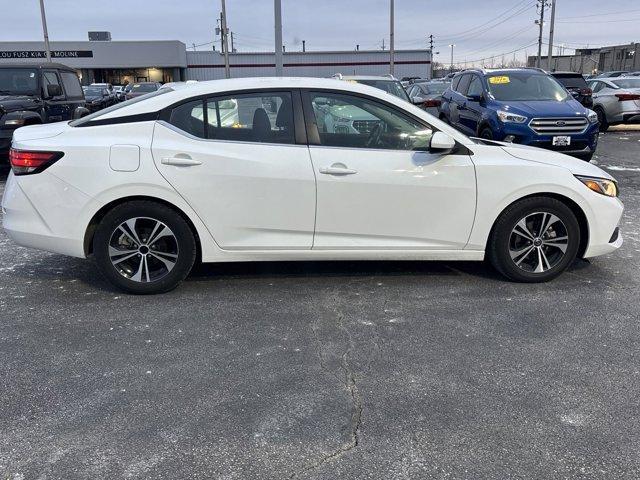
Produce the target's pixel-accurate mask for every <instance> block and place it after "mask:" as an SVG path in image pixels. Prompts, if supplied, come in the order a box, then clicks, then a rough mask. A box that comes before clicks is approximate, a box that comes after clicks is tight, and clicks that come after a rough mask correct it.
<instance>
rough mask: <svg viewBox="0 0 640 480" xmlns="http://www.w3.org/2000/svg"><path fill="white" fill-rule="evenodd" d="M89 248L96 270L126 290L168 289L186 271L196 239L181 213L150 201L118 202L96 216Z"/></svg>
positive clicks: (173, 286) (194, 256) (192, 255)
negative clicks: (94, 230) (103, 213)
mask: <svg viewBox="0 0 640 480" xmlns="http://www.w3.org/2000/svg"><path fill="white" fill-rule="evenodd" d="M93 252H94V255H95V259H96V262H97V265H98V268H99V269H100V271H101V272H102V274H103V275H104V276H105V277H106V278H107V279H108V280H109V281H110V282H111V283H113V284H114V285H115V286H116V287H118V288H119V289H121V290H124V291H126V292H129V293H135V294H153V293H163V292H168V291H169V290H173V289H174V288H176V287H177V286H178V284H179V283H180V282H182V280H184V279H185V278H186V276H187V275H188V274H189V272H190V271H191V268H192V267H193V264H194V262H195V258H196V242H195V238H194V235H193V232H192V231H191V228H190V227H189V225H188V224H187V222H186V221H185V219H184V218H182V216H181V215H180V214H178V213H177V212H176V211H174V210H173V209H171V208H169V207H167V206H165V205H161V204H159V203H155V202H150V201H132V202H127V203H123V204H121V205H118V206H116V207H114V208H113V209H112V210H110V211H109V212H108V213H107V214H106V215H105V216H104V218H103V219H102V220H101V221H100V223H99V224H98V226H97V228H96V232H95V236H94V238H93Z"/></svg>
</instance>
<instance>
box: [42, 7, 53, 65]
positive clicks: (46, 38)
mask: <svg viewBox="0 0 640 480" xmlns="http://www.w3.org/2000/svg"><path fill="white" fill-rule="evenodd" d="M40 15H41V16H42V32H43V33H44V50H45V53H46V55H47V62H50V61H51V48H50V47H49V32H48V30H47V16H46V15H45V13H44V0H40Z"/></svg>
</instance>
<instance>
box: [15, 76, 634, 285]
mask: <svg viewBox="0 0 640 480" xmlns="http://www.w3.org/2000/svg"><path fill="white" fill-rule="evenodd" d="M10 162H11V167H12V173H10V175H9V178H8V181H7V185H6V189H5V192H4V198H3V200H2V210H3V224H4V228H5V230H6V231H7V233H8V235H9V236H10V237H11V238H12V239H13V240H14V241H15V242H17V243H18V244H20V245H24V246H27V247H34V248H38V249H42V250H48V251H50V252H56V253H60V254H64V255H71V256H74V257H89V256H93V257H95V261H96V264H97V266H98V269H99V270H100V271H101V272H102V273H103V274H104V275H105V276H106V277H107V278H108V279H109V280H110V281H111V282H113V283H114V284H115V285H117V286H118V287H119V288H121V289H123V290H125V291H128V292H133V293H157V292H165V291H168V290H170V289H172V288H174V287H176V286H177V285H178V284H179V283H180V282H181V281H182V280H183V279H184V278H185V277H186V276H187V275H188V274H189V271H190V270H191V268H192V266H193V264H194V262H195V261H196V260H197V259H199V260H201V261H203V262H235V261H252V260H261V261H264V260H483V259H488V260H489V261H490V262H491V264H493V266H494V267H495V268H496V269H497V270H498V271H499V272H501V273H502V274H503V275H505V276H506V277H508V278H509V279H511V280H515V281H521V282H542V281H547V280H550V279H552V278H554V277H556V276H557V275H559V274H560V273H561V272H562V271H563V270H565V269H566V268H567V266H568V265H570V264H571V263H572V262H573V261H574V259H575V258H576V257H582V258H586V257H594V256H597V255H602V254H606V253H609V252H612V251H614V250H615V249H617V248H618V247H620V245H621V244H622V236H621V235H620V232H619V229H618V224H619V221H620V217H621V215H622V210H623V206H622V203H621V202H620V200H619V199H618V187H617V184H616V182H615V180H614V179H613V178H612V177H611V176H610V175H609V174H608V173H606V172H604V171H603V170H601V169H600V168H598V167H596V166H594V165H591V164H589V163H586V162H583V161H581V160H576V159H574V158H572V157H568V156H565V155H562V154H559V153H554V152H550V151H548V150H539V149H536V148H531V147H521V146H518V145H513V144H504V143H498V142H489V141H483V140H479V139H472V138H469V137H466V136H465V135H463V134H461V133H459V132H458V131H456V130H454V129H453V128H451V127H450V126H448V125H446V124H445V123H443V122H441V121H440V120H438V119H437V118H434V117H433V116H431V115H429V114H428V113H426V112H424V111H423V110H421V109H419V108H417V107H414V106H412V105H410V104H409V103H407V102H405V101H403V100H401V99H399V98H396V97H394V96H392V95H390V94H388V93H386V92H384V91H381V90H377V89H375V88H372V87H368V86H365V85H359V84H354V83H349V82H344V81H340V80H334V79H314V78H248V79H235V80H218V81H212V82H201V83H197V84H191V85H175V86H173V87H170V88H164V89H162V90H159V91H157V92H154V93H152V94H149V95H146V96H145V97H140V98H137V99H134V100H131V101H128V102H124V103H121V104H119V105H116V106H114V107H111V108H108V109H105V110H102V111H99V112H96V113H94V114H92V115H90V116H87V117H84V118H82V119H80V120H75V121H72V122H70V123H64V122H62V123H55V124H49V125H38V126H29V127H24V128H20V129H18V130H16V132H15V135H14V137H13V144H12V149H11V152H10Z"/></svg>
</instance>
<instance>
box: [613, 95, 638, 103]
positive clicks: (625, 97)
mask: <svg viewBox="0 0 640 480" xmlns="http://www.w3.org/2000/svg"><path fill="white" fill-rule="evenodd" d="M616 97H618V101H619V102H625V101H627V100H640V94H637V93H616Z"/></svg>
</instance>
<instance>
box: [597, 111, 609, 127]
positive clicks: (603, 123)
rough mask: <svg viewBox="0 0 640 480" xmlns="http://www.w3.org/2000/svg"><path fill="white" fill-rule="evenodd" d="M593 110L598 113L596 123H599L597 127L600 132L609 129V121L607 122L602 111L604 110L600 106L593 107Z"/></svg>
mask: <svg viewBox="0 0 640 480" xmlns="http://www.w3.org/2000/svg"><path fill="white" fill-rule="evenodd" d="M595 112H596V114H597V115H598V123H599V124H600V126H599V129H600V131H601V132H606V131H607V130H609V122H607V115H606V114H605V113H604V110H603V109H602V108H600V107H596V108H595Z"/></svg>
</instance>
